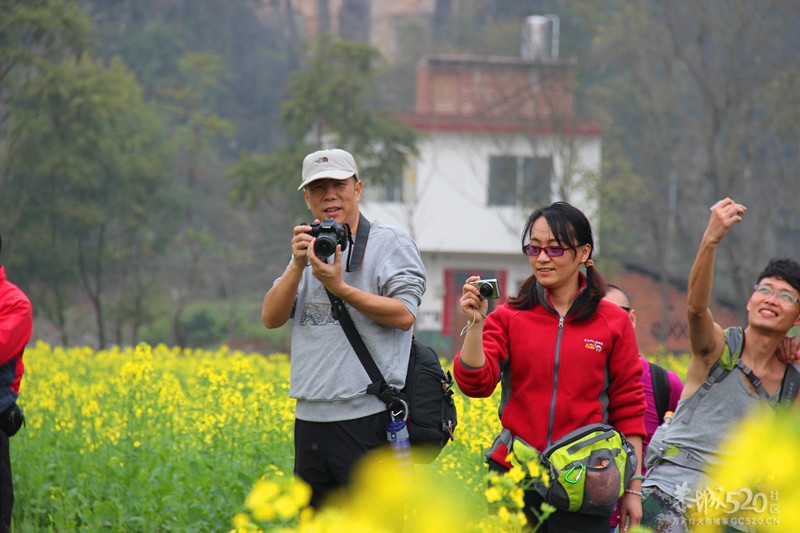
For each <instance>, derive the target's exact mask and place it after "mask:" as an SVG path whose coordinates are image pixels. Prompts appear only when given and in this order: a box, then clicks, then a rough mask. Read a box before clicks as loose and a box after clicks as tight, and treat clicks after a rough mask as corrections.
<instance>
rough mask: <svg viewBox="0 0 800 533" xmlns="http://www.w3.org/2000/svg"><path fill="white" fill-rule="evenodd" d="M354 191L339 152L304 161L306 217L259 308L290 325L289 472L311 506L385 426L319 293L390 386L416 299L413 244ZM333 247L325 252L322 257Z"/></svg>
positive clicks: (402, 360) (347, 162) (419, 280)
mask: <svg viewBox="0 0 800 533" xmlns="http://www.w3.org/2000/svg"><path fill="white" fill-rule="evenodd" d="M362 187H363V182H362V181H361V180H359V178H358V168H357V166H356V163H355V160H354V159H353V156H352V155H351V154H349V153H348V152H346V151H344V150H340V149H332V150H319V151H317V152H314V153H311V154H309V155H308V156H306V158H305V159H304V161H303V171H302V182H301V184H300V187H299V190H301V191H303V197H304V198H305V201H306V205H307V206H308V209H309V211H311V214H312V215H313V216H314V218H315V219H316V220H315V221H314V223H313V224H305V223H302V224H300V225H298V226H295V228H294V230H293V237H292V240H291V246H292V260H291V262H290V263H289V266H287V267H286V270H285V271H284V273H283V275H281V276H280V277H279V278H278V279H277V280H276V281H275V282H274V284H273V286H272V288H270V290H269V292H267V295H266V296H265V297H264V303H263V305H262V309H261V319H262V321H263V322H264V325H265V326H266V327H267V328H270V329H271V328H277V327H280V326H282V325H283V324H285V323H286V321H287V320H289V318H293V319H294V324H293V327H292V345H291V346H292V348H291V375H290V387H289V395H290V396H291V397H293V398H296V399H297V406H296V409H295V439H294V446H295V463H294V464H295V466H294V468H295V474H296V475H297V476H298V477H299V478H301V479H302V480H304V481H305V482H306V483H308V484H309V485H310V486H311V488H312V497H311V505H312V506H313V507H319V506H320V505H321V504H323V503H324V501H325V499H326V498H327V497H328V496H331V495H332V494H333V492H334V491H335V490H336V489H339V488H342V487H344V486H346V485H347V484H348V482H349V480H350V474H351V472H352V468H353V467H354V466H355V464H356V463H357V462H358V461H359V460H360V459H361V458H363V456H364V455H365V454H366V453H367V452H369V451H370V450H372V449H374V448H376V447H378V446H379V445H381V444H384V443H386V426H387V425H388V423H389V422H390V421H391V416H390V414H389V412H388V411H387V410H386V405H385V404H384V403H383V402H382V401H381V400H380V399H379V398H378V397H377V396H373V395H369V394H367V393H366V389H367V386H368V385H369V384H370V379H369V377H368V376H367V373H366V371H365V370H364V368H363V366H362V365H361V362H360V361H359V359H358V356H357V355H356V353H355V351H354V350H353V348H352V346H351V345H350V342H349V341H348V339H347V337H346V336H345V333H344V331H343V330H342V327H341V326H340V324H339V323H338V320H337V319H336V318H335V317H334V316H333V314H332V313H331V308H332V305H331V300H330V299H329V294H328V292H329V293H330V294H332V295H333V296H335V297H338V298H340V299H341V300H342V301H343V302H344V304H345V305H346V307H347V310H348V311H349V314H350V316H351V317H352V320H353V322H354V323H355V326H356V329H357V330H358V332H359V333H360V335H361V337H362V338H363V340H364V343H365V344H366V346H367V348H368V349H369V352H370V353H371V354H372V356H373V357H374V358H375V362H376V363H377V365H378V368H379V369H380V370H381V373H382V374H383V375H384V377H385V378H386V381H387V382H388V383H389V384H390V385H394V386H395V387H397V388H398V389H400V388H402V386H403V384H404V381H405V376H406V370H407V368H408V357H409V352H410V350H411V338H412V327H413V326H414V321H415V317H416V312H417V307H418V306H419V304H420V302H421V300H422V295H423V293H424V292H425V282H426V279H425V267H424V266H423V264H422V259H421V257H420V254H419V250H418V249H417V246H416V244H415V243H414V241H413V240H412V238H411V236H410V235H409V234H408V233H407V232H406V231H405V230H403V229H401V228H399V227H395V226H388V225H386V224H383V223H381V222H378V221H375V222H372V223H370V222H369V221H368V220H367V219H366V218H365V217H364V216H363V215H361V213H360V212H359V202H360V200H361V191H362ZM347 228H349V230H348V229H347ZM334 239H335V240H334ZM351 239H352V242H350V241H351ZM334 242H335V243H336V246H335V248H334V250H333V253H332V254H331V255H329V256H328V257H324V256H326V255H327V254H328V253H330V252H331V248H332V247H333V246H332V244H333V243H334Z"/></svg>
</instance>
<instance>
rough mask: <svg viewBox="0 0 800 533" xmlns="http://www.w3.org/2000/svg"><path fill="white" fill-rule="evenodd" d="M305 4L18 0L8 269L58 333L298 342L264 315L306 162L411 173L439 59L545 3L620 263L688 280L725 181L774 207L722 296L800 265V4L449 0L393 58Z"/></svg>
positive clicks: (497, 41)
mask: <svg viewBox="0 0 800 533" xmlns="http://www.w3.org/2000/svg"><path fill="white" fill-rule="evenodd" d="M317 4H318V6H319V7H320V9H321V12H322V14H324V13H325V10H326V9H328V10H329V9H330V5H329V4H330V2H318V3H317ZM345 4H346V5H348V6H349V5H350V4H352V6H351V7H353V6H355V7H358V6H360V7H361V8H363V7H364V6H367V7H368V6H369V2H366V1H363V0H362V1H359V2H345ZM295 8H296V6H294V5H293V2H292V1H291V0H278V1H256V0H225V1H222V0H137V1H130V0H127V1H124V2H112V1H110V0H81V1H80V2H79V1H77V0H31V1H26V2H18V1H14V0H0V232H2V235H3V241H4V242H3V251H2V256H0V261H2V263H3V264H4V265H6V267H7V270H8V272H9V277H10V278H12V279H13V280H14V281H15V282H17V283H18V284H19V285H20V286H22V287H23V288H24V289H25V290H26V291H27V292H28V293H29V295H30V296H31V299H32V301H33V304H34V308H35V311H36V328H35V336H36V337H37V338H43V339H46V340H48V341H50V342H54V343H64V344H67V343H69V344H89V345H92V346H95V347H103V346H109V345H112V344H120V345H130V344H135V343H137V342H139V341H149V342H151V343H157V342H165V343H168V344H177V345H181V346H212V345H217V344H220V343H223V342H226V341H231V342H234V341H236V342H240V343H241V342H244V341H246V344H240V345H241V346H244V347H254V348H258V349H268V350H272V349H284V348H285V346H286V344H285V342H286V341H285V339H284V337H283V332H282V331H277V332H267V331H266V330H265V329H264V328H263V327H262V326H261V325H260V321H259V314H258V313H259V309H260V304H261V299H262V298H263V295H264V293H265V291H266V289H267V287H268V285H269V284H270V283H272V281H273V279H274V278H275V277H276V276H277V275H278V274H279V273H280V272H281V271H282V269H283V267H284V266H285V263H286V261H288V259H289V258H288V257H286V256H285V254H286V245H285V242H286V240H287V239H288V238H289V235H290V229H289V228H290V226H291V225H293V224H294V223H296V222H299V221H300V220H302V218H303V217H304V216H306V215H305V213H306V212H305V209H304V206H303V204H302V199H301V197H300V196H299V194H298V193H297V191H296V186H295V184H296V183H297V179H298V176H299V168H300V162H301V159H302V156H303V155H304V154H305V153H306V152H307V151H310V150H312V149H315V148H316V147H317V146H319V145H320V144H321V143H322V142H323V139H335V142H336V143H337V144H340V145H342V146H346V147H348V148H350V149H351V150H354V151H356V152H358V153H359V154H360V155H361V156H363V157H365V158H366V159H368V160H370V161H372V162H373V163H372V165H371V166H370V167H369V168H365V169H364V177H365V179H367V180H373V179H381V176H385V175H386V174H387V173H389V174H391V173H396V172H400V170H401V169H402V167H403V163H404V160H405V159H404V158H405V157H406V156H407V155H409V154H413V153H414V149H415V148H414V146H415V139H416V133H415V132H414V131H412V130H408V129H407V128H405V127H404V126H402V125H401V124H400V123H399V122H397V121H396V120H395V119H394V118H393V116H394V114H395V113H399V112H403V111H407V110H408V109H410V108H411V107H413V101H414V92H413V91H414V72H415V66H416V64H417V62H418V61H419V59H420V58H421V57H422V56H423V55H424V54H426V53H432V52H468V53H474V54H485V55H490V54H494V55H518V54H519V48H520V27H521V21H522V19H523V18H524V17H525V16H526V15H531V14H544V13H554V14H557V15H558V16H559V18H560V21H561V36H562V38H561V54H562V57H571V58H575V60H576V64H577V72H578V80H577V81H578V91H579V92H578V98H577V102H578V105H579V111H580V112H581V113H583V114H585V115H591V116H595V117H598V118H600V120H601V121H602V124H603V158H604V161H603V178H602V185H601V202H602V206H603V209H602V219H601V222H600V234H601V236H600V242H601V243H602V248H601V250H600V254H601V257H602V258H604V259H605V261H606V264H611V263H613V262H614V261H628V262H635V263H637V264H640V265H642V266H644V267H647V268H649V269H651V270H653V271H657V272H660V273H661V275H662V278H663V279H665V280H666V279H673V278H674V279H685V277H686V275H687V273H688V269H689V266H690V261H691V258H692V257H693V251H694V249H695V247H696V245H697V241H698V239H699V237H700V233H701V228H702V227H703V225H704V224H705V220H706V219H705V217H706V216H707V213H708V211H707V210H708V206H709V205H711V204H712V203H714V202H715V201H716V200H717V199H719V198H721V197H724V196H731V197H734V198H735V199H737V200H738V201H741V202H742V203H744V204H746V205H748V208H749V209H748V213H747V217H748V220H749V219H752V220H754V221H758V223H753V224H743V225H742V231H739V232H737V234H736V235H734V236H732V237H733V238H731V239H729V240H726V241H725V243H724V244H723V250H722V255H721V257H722V258H724V261H723V262H722V264H721V265H719V272H720V276H719V277H720V281H719V283H718V284H717V285H718V290H719V292H720V294H719V296H722V297H725V298H729V299H732V300H733V301H743V300H744V298H745V297H746V293H747V292H748V291H749V290H750V284H749V280H752V279H753V277H754V275H755V273H756V271H757V270H758V269H759V268H760V267H761V265H762V264H763V263H764V262H765V260H766V259H767V258H769V257H772V256H792V257H798V252H799V251H800V242H798V240H797V239H796V238H795V237H794V235H796V233H797V231H798V229H799V228H800V207H798V204H797V202H796V201H795V200H794V198H793V195H792V194H791V193H792V192H793V190H794V188H796V185H797V183H798V178H797V175H798V168H797V167H798V164H800V159H798V153H797V152H798V150H797V142H796V139H797V138H798V133H799V132H798V130H800V121H799V120H798V103H799V102H800V68H799V66H800V64H799V63H798V59H797V57H798V54H797V53H796V52H797V51H798V49H799V48H800V36H798V35H797V32H796V31H795V30H794V28H796V27H797V22H800V5H798V4H797V3H796V2H791V1H788V0H762V1H756V0H730V1H727V2H719V1H713V0H667V1H655V0H635V1H628V0H617V1H608V2H602V3H598V2H594V1H590V0H572V1H567V0H560V1H557V0H551V1H545V0H538V1H534V0H528V1H511V0H501V1H497V0H495V1H492V2H489V1H487V0H467V1H464V2H458V3H456V2H452V1H446V0H437V2H435V10H434V12H433V14H432V15H430V16H424V17H423V16H420V17H416V18H414V17H405V18H403V19H398V21H397V25H398V27H399V29H396V30H395V33H396V35H397V39H396V40H397V42H396V43H395V44H396V52H395V53H394V54H393V55H392V57H391V60H389V59H388V58H386V57H382V56H381V54H380V52H379V51H378V50H377V49H376V48H374V47H372V46H370V45H368V44H365V43H364V42H356V41H354V40H345V39H342V38H337V37H333V36H330V35H325V34H320V35H318V36H316V37H314V36H311V35H308V34H307V27H306V25H305V24H304V23H303V21H302V20H301V19H299V18H298V14H297V11H296V9H295ZM349 13H350V14H351V15H353V13H356V14H357V13H366V14H367V15H368V13H369V9H361V10H358V9H355V8H354V9H353V10H351V11H350V12H349ZM328 16H329V17H331V16H333V15H332V14H331V13H328ZM353 21H354V23H355V22H359V20H358V19H357V17H356V18H354V19H353ZM353 28H354V29H351V30H350V31H351V32H352V34H349V35H346V36H348V37H352V38H355V39H359V38H361V37H363V36H364V35H366V34H367V33H368V30H369V25H368V24H366V22H365V25H363V27H362V26H358V24H355V26H353ZM359 28H361V29H359ZM787 193H788V194H787ZM742 250H747V252H748V253H747V254H745V253H742Z"/></svg>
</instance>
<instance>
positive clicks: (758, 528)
mask: <svg viewBox="0 0 800 533" xmlns="http://www.w3.org/2000/svg"><path fill="white" fill-rule="evenodd" d="M721 451H722V454H723V457H725V460H724V462H723V464H722V465H721V466H720V467H719V468H717V469H715V470H714V471H713V472H712V473H711V478H712V479H713V480H714V481H713V483H710V484H709V488H708V490H706V491H701V492H698V495H699V496H701V497H700V498H699V499H700V500H703V501H698V502H696V506H695V510H694V513H693V514H692V515H691V516H690V517H689V521H690V526H691V527H692V531H696V532H699V533H710V532H717V531H722V530H723V529H724V526H726V525H728V526H736V527H738V528H740V529H741V530H742V531H754V532H759V533H760V532H765V533H783V532H786V533H790V532H791V533H795V532H796V531H797V530H798V527H800V483H798V478H797V473H798V472H800V424H798V413H797V411H788V410H786V411H782V412H780V413H778V414H777V415H776V414H774V412H773V411H772V410H771V409H769V408H767V407H764V408H763V409H759V410H756V411H755V412H753V413H752V414H751V415H750V416H749V417H747V418H746V419H745V420H743V421H742V422H741V423H740V424H739V425H738V426H737V427H736V428H735V429H734V430H733V431H732V432H731V434H730V435H729V437H728V438H726V439H725V443H724V444H723V447H722V449H721ZM748 528H749V529H748Z"/></svg>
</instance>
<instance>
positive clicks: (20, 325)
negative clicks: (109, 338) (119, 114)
mask: <svg viewBox="0 0 800 533" xmlns="http://www.w3.org/2000/svg"><path fill="white" fill-rule="evenodd" d="M2 245H3V241H2V237H0V251H2ZM32 332H33V310H32V308H31V302H30V300H28V297H27V296H25V293H24V292H22V290H20V289H19V287H17V286H16V285H14V284H13V283H11V282H10V281H8V279H7V278H6V271H5V267H3V266H2V264H0V533H7V532H8V530H9V528H10V527H11V511H12V509H13V507H14V487H13V484H12V478H11V456H10V454H9V442H8V439H9V437H11V436H13V435H14V434H15V433H16V432H17V431H18V430H19V428H20V426H21V425H22V421H23V416H22V411H21V410H20V408H19V407H18V406H17V397H18V396H19V384H20V381H21V380H22V372H23V369H24V367H23V364H22V353H23V352H24V351H25V346H26V345H27V344H28V341H29V340H30V338H31V333H32Z"/></svg>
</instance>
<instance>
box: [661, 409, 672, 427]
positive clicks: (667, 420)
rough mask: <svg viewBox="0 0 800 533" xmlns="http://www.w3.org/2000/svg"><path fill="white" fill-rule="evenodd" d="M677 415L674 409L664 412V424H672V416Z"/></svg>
mask: <svg viewBox="0 0 800 533" xmlns="http://www.w3.org/2000/svg"><path fill="white" fill-rule="evenodd" d="M673 416H675V413H673V412H672V411H667V412H666V413H664V421H663V422H662V423H661V425H662V426H664V427H667V426H669V425H670V424H672V417H673Z"/></svg>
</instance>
